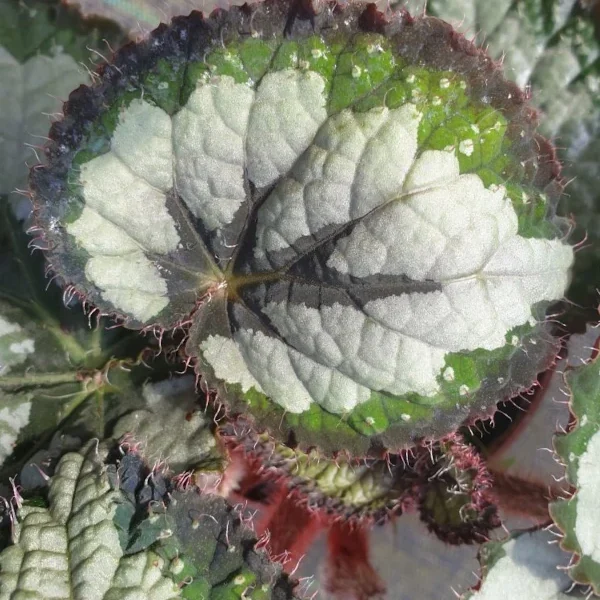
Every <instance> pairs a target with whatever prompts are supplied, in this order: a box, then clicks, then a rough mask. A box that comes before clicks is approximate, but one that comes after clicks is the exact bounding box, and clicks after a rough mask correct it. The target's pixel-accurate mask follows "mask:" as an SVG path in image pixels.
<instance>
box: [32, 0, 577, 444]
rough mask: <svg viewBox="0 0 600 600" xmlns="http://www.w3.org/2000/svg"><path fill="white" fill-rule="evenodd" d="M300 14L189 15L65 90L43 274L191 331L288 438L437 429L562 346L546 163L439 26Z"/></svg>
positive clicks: (555, 233)
mask: <svg viewBox="0 0 600 600" xmlns="http://www.w3.org/2000/svg"><path fill="white" fill-rule="evenodd" d="M291 7H292V3H291V2H289V1H286V2H273V1H269V2H266V3H264V4H262V5H260V6H259V7H258V8H254V9H232V10H231V11H230V12H229V13H220V14H218V15H216V16H214V17H213V18H211V19H208V20H204V19H202V18H201V17H200V15H198V14H192V15H191V16H190V17H188V18H180V19H175V20H174V21H173V24H172V25H171V26H170V27H167V26H163V27H160V28H159V29H157V30H156V31H155V32H154V33H153V34H152V35H151V37H150V38H149V39H148V40H147V41H144V42H142V43H141V44H139V45H137V46H133V45H132V46H127V47H126V48H124V49H123V50H122V51H121V52H120V53H119V54H117V56H116V58H115V62H114V64H109V65H106V66H105V67H104V69H103V70H102V73H101V80H100V82H99V83H98V84H97V85H96V86H95V87H93V88H80V89H79V90H77V91H76V92H74V93H73V94H72V95H71V98H70V101H69V103H68V104H67V106H66V112H65V115H66V116H65V119H64V120H63V121H62V122H60V123H57V124H56V125H55V126H54V127H53V129H52V131H51V136H52V138H53V143H52V144H51V145H50V147H49V149H48V154H49V157H50V166H49V168H45V169H36V170H35V171H34V172H33V174H32V179H31V183H32V188H33V190H34V194H35V196H36V202H37V205H38V214H39V220H40V224H41V225H42V226H43V227H44V229H45V231H46V238H47V240H48V242H49V250H48V258H49V260H50V262H51V265H52V267H53V268H54V269H55V270H56V271H57V272H59V273H60V274H61V275H62V276H63V277H64V278H65V279H66V280H67V281H69V282H70V283H73V284H74V285H75V286H76V288H77V289H78V290H79V291H80V292H81V293H82V294H84V295H85V296H87V297H88V298H89V300H90V301H91V302H93V303H94V304H96V305H97V306H98V307H99V308H100V309H101V310H102V311H105V312H110V313H117V314H119V315H121V316H122V317H123V318H124V319H125V322H126V323H127V324H128V325H129V326H132V327H144V326H158V327H163V328H170V327H173V326H175V325H177V324H178V323H181V322H189V320H190V318H191V320H192V322H193V326H192V328H191V332H190V339H189V341H188V344H187V352H188V353H189V354H190V356H192V357H194V358H196V359H197V368H198V370H199V372H200V373H201V374H202V375H203V376H204V377H205V378H206V379H207V381H208V383H209V384H210V385H213V386H216V387H217V388H218V390H219V393H220V396H221V398H222V399H223V400H224V401H226V403H227V404H228V405H229V408H230V409H231V410H232V411H233V412H249V413H250V414H251V415H252V417H253V418H254V419H255V421H256V423H257V425H258V426H259V427H260V428H265V427H268V428H269V429H270V430H271V431H272V432H277V435H279V436H281V437H282V438H283V439H286V440H287V439H290V438H291V439H293V440H296V441H297V442H298V443H299V444H300V445H301V446H302V447H304V448H306V447H308V446H311V445H318V446H320V447H321V448H322V449H323V450H325V451H327V452H333V451H336V450H339V449H341V448H345V449H348V450H349V451H350V452H351V453H355V454H364V453H367V452H378V451H380V450H381V449H382V448H385V447H387V448H394V449H398V448H401V447H403V446H405V445H408V444H412V443H413V442H414V441H415V440H418V439H420V438H424V437H425V438H436V437H439V436H442V435H444V434H446V433H448V432H450V431H452V430H455V429H456V428H457V427H458V425H460V423H462V422H464V421H465V420H468V419H470V418H474V417H475V416H479V415H483V414H487V413H489V412H491V411H493V408H494V406H495V404H496V403H497V402H498V401H499V400H502V399H503V398H505V397H507V396H510V395H512V394H514V393H516V392H518V391H520V390H522V389H524V388H527V387H528V386H530V385H531V384H532V382H533V381H534V378H535V375H536V373H537V372H538V371H539V370H541V369H543V368H545V367H546V366H547V365H548V363H549V362H550V361H551V360H552V358H553V355H554V353H555V350H556V341H555V340H553V339H552V337H551V335H550V333H549V328H548V327H547V325H546V324H544V311H545V307H546V305H547V303H548V302H551V301H554V300H558V299H560V298H561V297H562V295H563V293H564V290H565V288H566V286H567V283H568V279H569V275H568V273H569V268H570V265H571V262H572V249H571V248H570V247H569V246H568V245H567V244H566V243H564V241H563V240H562V239H561V237H562V235H563V234H562V232H561V229H560V227H559V225H558V223H557V222H556V221H555V220H554V206H555V203H556V199H557V197H558V195H559V194H560V191H561V189H562V188H561V181H560V178H559V168H558V165H557V164H556V161H555V160H554V153H553V148H552V147H551V145H550V144H549V143H548V142H547V141H546V140H544V139H542V138H540V137H539V136H536V135H535V133H534V126H535V123H534V122H533V119H532V114H531V111H530V110H529V108H528V107H527V105H526V103H525V98H524V95H523V93H522V92H521V91H520V90H519V89H518V88H517V87H516V86H514V85H512V84H509V83H507V82H506V81H505V80H504V79H503V78H502V76H501V74H500V72H499V71H498V69H497V67H496V65H495V64H494V63H493V62H492V61H491V60H490V59H489V58H488V57H487V56H486V55H485V54H484V53H483V52H482V51H480V50H477V49H476V48H475V47H473V46H472V45H471V44H470V43H468V42H466V41H465V40H464V39H463V38H461V37H457V35H456V34H455V33H454V32H453V31H452V29H451V28H450V27H449V26H447V25H445V24H443V23H441V22H440V21H437V20H435V19H429V18H419V19H412V18H410V17H409V16H408V15H407V14H406V13H404V12H398V13H395V14H394V15H392V16H391V17H390V20H389V22H387V23H386V22H385V21H384V20H383V19H382V18H381V15H377V14H376V13H374V11H373V10H372V8H371V9H367V10H364V6H361V5H352V6H349V7H347V8H346V9H345V10H324V11H322V12H321V13H320V14H319V15H317V16H316V17H314V16H313V18H312V23H310V22H309V21H302V20H300V16H302V15H301V13H299V14H297V15H296V17H297V18H296V19H294V18H288V17H290V14H292V15H294V14H295V12H296V11H295V5H294V11H291ZM284 33H285V35H284Z"/></svg>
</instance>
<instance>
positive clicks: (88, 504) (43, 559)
mask: <svg viewBox="0 0 600 600" xmlns="http://www.w3.org/2000/svg"><path fill="white" fill-rule="evenodd" d="M105 458H106V449H105V448H101V449H99V448H98V446H97V445H96V444H93V443H92V444H91V445H88V446H87V448H86V449H84V450H83V451H82V452H81V453H69V454H66V455H65V456H64V457H63V458H62V459H61V461H60V463H59V465H58V467H57V470H56V474H55V476H54V478H53V479H52V483H51V486H50V491H49V506H48V508H44V507H39V506H27V505H25V506H23V507H21V508H20V509H19V512H18V523H17V524H16V527H15V534H14V545H12V546H9V547H8V548H7V549H5V550H4V551H3V552H2V554H0V573H1V577H0V598H2V599H3V600H16V599H17V598H22V597H27V598H30V599H32V600H38V599H39V600H48V599H49V598H52V599H56V600H63V599H64V600H71V599H75V600H78V599H81V600H84V599H85V600H103V599H107V598H110V599H116V598H124V597H125V596H124V594H125V593H127V594H128V596H127V597H135V598H139V599H140V600H171V599H172V598H178V597H180V590H179V588H178V587H177V586H176V585H174V583H173V582H172V581H171V580H169V579H168V578H166V577H164V576H163V574H162V567H163V563H162V560H161V559H160V558H159V557H158V556H157V555H154V554H153V553H151V552H142V553H139V554H137V555H134V556H127V557H125V556H123V551H122V549H121V546H120V543H119V535H118V532H117V529H116V527H115V525H114V524H113V514H114V510H115V502H116V501H117V499H118V492H116V491H115V490H113V489H112V488H111V487H110V485H109V482H108V477H107V475H106V470H105V468H104V465H103V460H104V459H105ZM129 595H131V596H129Z"/></svg>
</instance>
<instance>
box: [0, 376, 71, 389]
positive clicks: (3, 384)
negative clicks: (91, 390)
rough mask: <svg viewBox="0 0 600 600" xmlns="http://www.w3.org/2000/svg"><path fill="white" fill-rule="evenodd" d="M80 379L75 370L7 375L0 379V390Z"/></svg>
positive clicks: (50, 385)
mask: <svg viewBox="0 0 600 600" xmlns="http://www.w3.org/2000/svg"><path fill="white" fill-rule="evenodd" d="M77 381H81V376H80V374H79V373H78V372H77V371H69V372H68V373H30V374H28V375H7V376H5V377H2V378H1V379H0V390H16V389H20V388H28V387H34V386H35V387H52V386H55V385H60V384H61V383H75V382H77Z"/></svg>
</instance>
